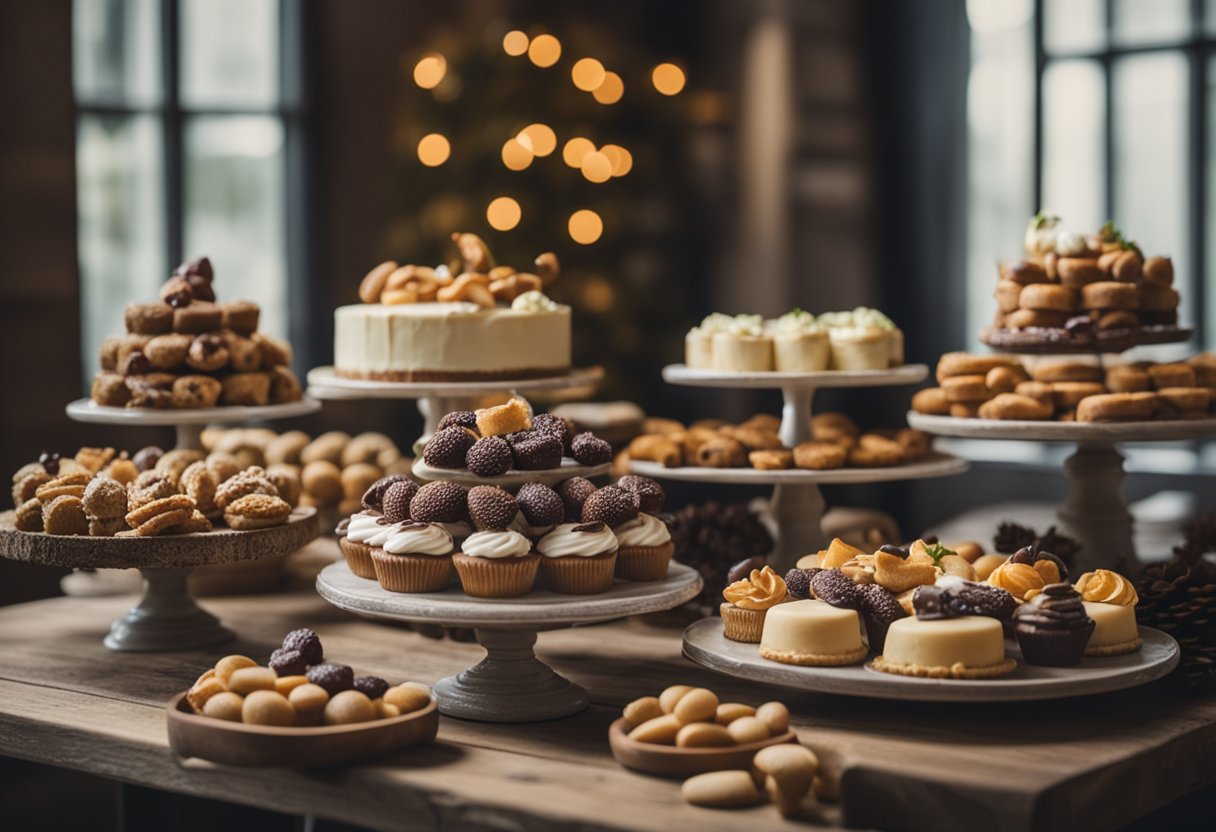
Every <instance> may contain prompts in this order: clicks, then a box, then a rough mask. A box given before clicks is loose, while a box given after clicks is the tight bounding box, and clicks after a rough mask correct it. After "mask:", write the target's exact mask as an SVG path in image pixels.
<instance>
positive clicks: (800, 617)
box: [760, 600, 898, 667]
mask: <svg viewBox="0 0 1216 832" xmlns="http://www.w3.org/2000/svg"><path fill="white" fill-rule="evenodd" d="M896 624H898V622H896ZM893 626H894V625H893ZM888 637H889V636H888ZM760 655H761V657H763V658H765V659H769V660H770V661H775V662H781V663H782V664H794V665H803V666H821V667H824V666H827V667H830V666H840V665H848V664H857V663H858V662H860V661H862V660H863V659H864V658H865V656H866V648H865V645H864V644H862V641H861V619H860V617H859V616H858V614H857V611H856V610H851V609H843V608H840V607H834V606H832V605H831V604H828V603H826V602H824V601H819V600H808V601H792V602H790V603H788V604H780V605H778V606H775V607H773V608H772V609H770V610H769V611H768V613H767V614H766V615H765V618H764V626H763V630H762V634H761V637H760Z"/></svg>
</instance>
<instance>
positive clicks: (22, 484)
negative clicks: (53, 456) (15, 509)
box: [13, 463, 54, 506]
mask: <svg viewBox="0 0 1216 832" xmlns="http://www.w3.org/2000/svg"><path fill="white" fill-rule="evenodd" d="M35 464H37V463H35ZM38 469H39V470H37V471H30V472H29V473H28V474H23V473H22V471H18V472H17V473H16V474H14V475H13V480H14V482H13V505H15V506H19V505H21V504H22V503H24V502H25V501H26V500H32V499H34V498H35V497H36V496H38V495H37V491H38V489H39V487H41V486H42V485H45V484H46V483H48V482H50V481H51V480H52V479H54V477H52V476H51V475H50V474H48V473H47V472H46V471H44V470H41V469H42V466H41V465H38Z"/></svg>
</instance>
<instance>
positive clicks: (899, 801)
mask: <svg viewBox="0 0 1216 832" xmlns="http://www.w3.org/2000/svg"><path fill="white" fill-rule="evenodd" d="M333 548H334V546H333V543H332V541H328V542H326V541H318V542H317V543H314V544H312V546H310V547H309V549H307V550H305V552H304V553H301V556H300V562H301V563H304V564H313V563H315V562H316V561H318V560H323V559H325V558H328V557H329V556H330V555H331V553H332V550H333ZM31 568H33V567H31ZM307 568H310V567H305V569H306V570H307ZM130 603H131V599H130V598H129V597H122V598H57V599H51V600H46V601H39V602H35V603H30V604H22V605H18V606H12V607H7V608H2V609H0V754H3V755H7V756H11V757H17V758H22V759H29V760H33V761H37V762H41V763H48V764H52V765H57V766H63V767H66V768H72V769H79V770H82V771H86V772H89V773H92V774H96V775H101V776H105V777H111V778H114V779H116V780H121V781H126V782H132V783H138V784H141V785H145V786H150V787H153V788H159V789H165V790H168V791H173V792H181V793H186V794H191V795H197V796H201V797H209V798H214V799H220V800H228V801H234V802H238V803H244V804H248V805H253V806H259V807H262V808H267V809H273V810H277V811H283V812H290V813H293V814H310V815H317V816H322V817H329V818H335V819H339V820H343V821H346V822H349V823H356V824H362V825H365V826H368V827H371V828H374V829H383V830H396V829H405V828H409V829H420V828H431V827H435V828H439V827H443V828H452V827H457V826H458V827H459V828H462V829H463V828H496V829H500V828H507V827H514V826H519V827H521V828H522V827H525V826H526V827H527V828H530V829H538V828H543V829H580V830H586V829H655V830H664V832H670V830H672V829H686V828H700V829H719V828H721V829H728V828H729V829H731V830H737V829H739V828H740V827H741V826H745V827H747V828H754V829H766V828H778V827H783V826H785V825H786V824H785V822H784V821H783V820H782V819H781V817H780V816H779V815H778V814H777V812H776V810H775V809H774V808H773V807H771V806H762V807H756V808H753V809H746V810H741V811H731V812H717V811H713V810H709V809H700V808H695V807H691V806H688V805H686V804H684V803H683V802H682V801H681V799H680V796H679V783H678V782H676V781H669V780H663V779H659V778H654V777H649V776H645V775H640V774H635V773H633V772H630V771H627V770H625V769H623V768H621V767H620V766H619V765H617V764H616V762H615V761H614V760H613V759H612V756H611V754H610V753H609V750H608V742H607V730H608V725H609V723H610V722H611V721H612V720H613V719H614V718H616V716H617V715H618V714H619V712H620V708H621V706H622V705H624V704H625V703H626V702H628V701H629V700H631V699H633V698H635V697H637V696H640V695H644V694H653V693H657V692H658V691H659V690H661V689H662V688H663V687H665V686H667V685H669V684H673V683H678V682H685V683H689V684H698V685H704V686H707V687H710V688H712V689H714V690H715V691H718V692H719V693H720V695H722V696H723V697H724V698H726V699H728V700H737V701H743V702H751V703H753V704H759V703H760V702H763V701H766V700H769V699H781V700H782V701H784V702H786V703H787V704H788V705H789V706H790V709H791V711H792V712H793V714H794V719H793V722H794V726H795V727H796V729H797V730H798V732H799V734H800V736H801V739H802V741H803V742H804V743H805V744H807V745H809V746H810V747H811V748H813V749H815V750H816V752H818V753H819V754H820V756H821V759H823V760H824V761H825V764H826V766H827V767H828V768H829V769H830V771H831V772H832V774H833V775H835V776H837V777H839V798H840V799H839V803H837V804H835V805H827V804H825V805H824V807H823V812H822V815H821V817H820V818H819V819H818V822H819V823H821V824H824V823H826V824H827V825H839V824H848V825H850V826H862V827H874V828H899V829H936V830H949V829H960V830H962V829H969V830H973V829H977V828H986V829H990V830H1004V829H1010V830H1014V829H1035V830H1053V829H1062V830H1063V829H1074V828H1085V829H1113V828H1116V827H1118V826H1120V825H1123V824H1125V823H1127V822H1129V821H1131V820H1133V819H1135V818H1136V817H1139V816H1141V815H1143V814H1145V813H1147V812H1148V811H1150V810H1152V809H1154V808H1156V807H1158V806H1160V805H1163V804H1165V803H1167V802H1169V801H1171V800H1174V799H1176V798H1178V797H1180V796H1182V795H1184V794H1187V793H1188V792H1190V791H1192V790H1195V789H1198V788H1200V787H1202V786H1205V785H1208V784H1210V783H1212V782H1216V700H1214V699H1198V698H1194V697H1188V696H1186V695H1184V694H1181V693H1179V692H1176V691H1175V690H1174V689H1173V687H1172V686H1170V685H1169V684H1168V682H1166V683H1155V684H1153V685H1149V686H1147V687H1145V688H1140V689H1136V690H1130V691H1124V692H1121V693H1116V694H1109V695H1104V696H1100V697H1094V698H1089V699H1078V700H1065V701H1061V702H1055V703H1050V702H1049V703H1029V704H1011V705H959V704H928V703H908V702H899V703H896V702H883V701H877V700H863V699H850V698H846V697H839V696H827V695H816V694H799V693H797V692H790V691H783V690H780V689H776V688H770V687H765V686H763V685H757V684H749V683H747V682H745V681H741V680H734V679H728V678H726V677H722V676H717V675H714V674H713V673H711V672H709V671H706V670H703V669H701V668H699V667H697V666H695V665H693V664H691V663H690V662H688V661H687V660H686V659H684V658H683V657H682V656H681V655H680V638H679V633H680V630H679V628H678V627H664V626H657V625H655V624H653V623H646V622H642V621H636V620H635V621H620V622H614V623H610V624H605V625H596V626H586V627H577V628H573V629H568V630H559V631H553V632H548V633H542V634H541V636H540V640H539V642H538V645H537V652H538V654H539V655H540V656H541V657H542V659H543V660H544V661H546V662H547V663H549V664H550V665H552V666H553V667H555V668H556V669H558V670H559V671H560V672H562V673H563V674H565V675H567V676H568V677H569V678H571V679H572V680H573V681H575V682H577V683H578V684H581V685H583V686H584V687H586V688H587V689H588V691H590V693H591V698H592V703H593V704H592V706H591V708H590V709H588V710H587V711H586V712H584V713H582V714H580V715H578V716H575V717H571V718H568V719H563V720H558V721H554V722H548V723H537V724H532V725H493V724H483V723H473V722H465V721H461V720H455V719H450V718H446V717H445V718H443V719H442V720H441V723H440V728H439V739H438V741H437V743H436V744H434V745H433V746H429V747H420V748H415V749H409V750H407V751H404V752H401V753H400V754H397V755H394V756H391V757H386V758H382V759H379V760H376V761H375V762H373V763H368V764H363V765H356V766H351V767H341V768H334V769H330V770H321V771H307V772H302V771H290V770H284V769H270V770H241V769H230V768H224V767H220V766H215V765H211V764H209V763H204V762H200V761H197V760H189V761H181V760H178V759H177V758H176V757H175V756H174V755H173V753H172V752H171V751H170V749H169V746H168V742H167V738H166V733H165V715H164V704H165V702H166V701H167V700H168V699H169V697H170V696H172V695H173V694H174V693H176V692H178V691H180V690H182V689H184V688H186V687H187V686H188V685H189V684H190V682H191V681H192V680H193V679H194V678H195V677H196V676H197V675H198V673H199V672H200V671H201V670H202V669H205V668H206V667H208V666H210V665H211V663H212V662H214V660H215V659H217V658H218V657H219V656H222V655H224V654H227V653H231V652H241V653H247V654H249V655H251V656H254V657H255V658H258V659H261V660H264V659H265V657H266V656H268V655H269V653H270V651H271V650H272V649H273V648H274V647H275V646H276V645H277V643H278V641H279V640H280V639H281V638H282V636H283V634H284V633H285V632H286V631H288V630H290V629H293V628H295V627H299V626H310V627H313V628H314V629H316V630H317V631H318V632H319V633H320V634H321V637H322V639H323V640H324V642H325V645H326V652H327V653H328V654H329V655H331V656H333V657H335V658H336V659H338V660H340V661H344V662H347V663H349V664H351V665H353V666H354V667H355V668H356V670H357V671H360V672H370V673H376V674H379V675H382V676H384V677H386V678H388V679H391V680H405V679H415V680H419V681H423V682H427V683H433V682H435V681H436V680H437V679H439V678H441V677H443V676H446V675H448V674H451V673H453V672H455V671H458V670H460V669H461V668H464V667H467V666H469V665H470V664H472V663H473V662H474V661H476V660H477V658H478V657H479V655H480V653H481V651H480V648H478V647H477V646H476V645H475V644H467V643H459V642H453V641H451V640H436V639H431V638H427V637H425V636H423V635H420V634H418V633H414V632H410V631H407V630H404V629H400V628H396V627H393V626H387V625H384V624H376V623H371V622H367V621H363V620H360V619H358V618H356V617H354V616H352V615H349V614H347V613H343V612H341V611H339V610H336V609H334V608H332V607H330V606H328V605H327V604H325V603H324V602H323V601H321V599H320V598H319V597H317V596H316V594H315V593H314V592H312V591H311V590H309V589H308V588H306V587H304V588H300V589H296V590H293V591H290V592H285V593H283V594H277V595H273V596H265V595H259V596H244V597H231V598H222V599H220V598H212V599H207V600H206V601H204V603H205V605H206V606H208V607H210V608H212V609H213V611H215V612H216V613H218V614H220V615H221V616H222V617H223V618H224V620H225V622H227V623H228V624H229V625H230V626H231V627H232V628H233V629H235V630H236V631H237V632H238V633H239V634H240V639H239V640H238V641H237V642H235V643H232V644H228V645H222V646H220V647H217V648H209V649H205V650H194V651H185V652H180V653H159V654H134V653H113V652H110V651H108V650H106V649H105V648H104V647H102V645H101V635H102V634H104V632H105V631H106V628H107V627H108V626H109V623H110V621H111V620H113V619H114V618H116V617H118V616H120V615H121V614H122V613H123V612H125V611H126V609H127V608H128V607H129V606H130Z"/></svg>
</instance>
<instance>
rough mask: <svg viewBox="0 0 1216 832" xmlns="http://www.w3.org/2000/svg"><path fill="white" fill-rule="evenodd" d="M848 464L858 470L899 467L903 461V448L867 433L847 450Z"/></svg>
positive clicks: (890, 440) (874, 434)
mask: <svg viewBox="0 0 1216 832" xmlns="http://www.w3.org/2000/svg"><path fill="white" fill-rule="evenodd" d="M848 460H849V464H850V465H854V466H857V467H858V468H886V467H889V466H891V465H899V464H900V463H901V462H903V461H904V453H903V448H901V447H900V445H899V443H898V442H896V441H894V440H892V439H887V438H886V437H885V436H879V435H878V434H876V433H867V434H865V435H863V436H862V437H861V438H860V439H858V440H857V445H856V446H855V447H853V448H850V449H849V456H848Z"/></svg>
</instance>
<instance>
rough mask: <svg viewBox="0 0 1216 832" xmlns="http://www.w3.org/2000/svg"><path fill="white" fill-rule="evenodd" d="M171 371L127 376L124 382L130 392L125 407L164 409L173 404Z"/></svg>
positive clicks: (172, 377)
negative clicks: (129, 397)
mask: <svg viewBox="0 0 1216 832" xmlns="http://www.w3.org/2000/svg"><path fill="white" fill-rule="evenodd" d="M174 380H175V376H174V375H173V374H172V373H145V374H143V375H137V376H127V377H126V378H125V379H124V382H125V383H126V385H127V390H128V391H129V392H130V394H131V399H130V401H128V402H127V407H146V408H153V409H164V408H169V407H172V406H173V382H174Z"/></svg>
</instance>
